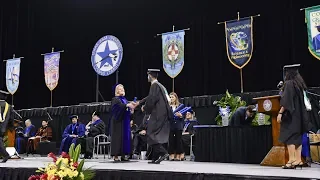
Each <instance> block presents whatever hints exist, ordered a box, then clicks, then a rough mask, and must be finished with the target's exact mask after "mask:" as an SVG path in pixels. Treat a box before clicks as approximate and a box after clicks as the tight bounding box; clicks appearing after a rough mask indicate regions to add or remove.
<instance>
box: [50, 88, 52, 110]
mask: <svg viewBox="0 0 320 180" xmlns="http://www.w3.org/2000/svg"><path fill="white" fill-rule="evenodd" d="M50 94H51V99H50V107H52V90H50Z"/></svg>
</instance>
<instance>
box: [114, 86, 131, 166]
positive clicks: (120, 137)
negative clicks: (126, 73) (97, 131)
mask: <svg viewBox="0 0 320 180" xmlns="http://www.w3.org/2000/svg"><path fill="white" fill-rule="evenodd" d="M113 92H114V95H115V97H114V98H112V101H111V119H110V124H111V131H110V134H111V142H112V143H111V156H113V159H114V161H115V162H120V160H121V161H128V157H127V156H128V155H131V153H132V151H131V127H130V121H131V118H130V115H131V112H130V109H134V108H135V107H136V103H135V102H130V103H129V102H128V100H127V99H126V98H125V90H124V87H123V85H122V84H116V85H114V86H113ZM119 156H120V157H121V159H119Z"/></svg>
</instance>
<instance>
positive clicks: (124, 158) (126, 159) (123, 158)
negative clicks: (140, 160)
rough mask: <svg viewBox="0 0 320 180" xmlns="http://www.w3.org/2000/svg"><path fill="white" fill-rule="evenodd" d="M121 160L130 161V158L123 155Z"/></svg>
mask: <svg viewBox="0 0 320 180" xmlns="http://www.w3.org/2000/svg"><path fill="white" fill-rule="evenodd" d="M121 161H130V160H129V159H128V158H126V157H121Z"/></svg>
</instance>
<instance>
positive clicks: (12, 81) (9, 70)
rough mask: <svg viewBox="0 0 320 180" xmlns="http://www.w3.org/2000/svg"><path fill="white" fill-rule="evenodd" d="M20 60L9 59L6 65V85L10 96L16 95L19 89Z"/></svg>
mask: <svg viewBox="0 0 320 180" xmlns="http://www.w3.org/2000/svg"><path fill="white" fill-rule="evenodd" d="M20 63H21V59H20V58H14V59H8V60H7V65H6V85H7V89H8V91H9V92H10V94H12V95H13V94H14V93H15V92H16V91H17V90H18V87H19V77H20Z"/></svg>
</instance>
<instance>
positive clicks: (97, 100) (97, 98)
mask: <svg viewBox="0 0 320 180" xmlns="http://www.w3.org/2000/svg"><path fill="white" fill-rule="evenodd" d="M96 102H99V74H98V73H97V82H96Z"/></svg>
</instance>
